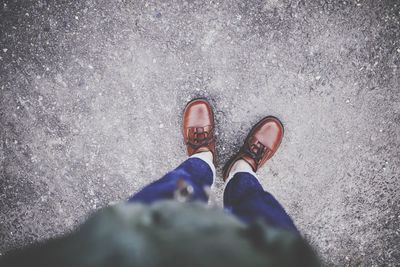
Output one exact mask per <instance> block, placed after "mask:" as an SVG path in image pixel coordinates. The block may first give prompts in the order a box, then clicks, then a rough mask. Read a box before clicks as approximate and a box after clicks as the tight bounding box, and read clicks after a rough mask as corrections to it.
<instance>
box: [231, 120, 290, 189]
mask: <svg viewBox="0 0 400 267" xmlns="http://www.w3.org/2000/svg"><path fill="white" fill-rule="evenodd" d="M282 137H283V126H282V123H281V122H280V121H279V120H278V119H277V118H275V117H265V118H264V119H262V120H261V121H260V122H259V123H257V124H256V125H255V126H254V127H253V129H252V130H251V131H250V133H249V135H248V136H247V138H246V140H245V142H244V144H243V146H242V147H241V148H240V151H239V153H237V154H236V155H235V156H234V157H233V158H232V159H231V160H230V161H229V162H228V163H227V164H226V165H225V167H224V170H223V179H224V181H226V179H227V178H228V176H229V173H230V172H231V169H232V167H233V166H234V165H235V163H236V162H237V161H238V160H244V161H246V162H247V163H248V164H249V165H250V166H251V168H252V169H253V171H254V172H257V170H258V169H259V168H260V167H261V166H263V165H264V164H265V162H267V160H269V159H270V158H271V157H272V156H273V155H274V153H275V152H276V150H278V147H279V145H280V143H281V141H282Z"/></svg>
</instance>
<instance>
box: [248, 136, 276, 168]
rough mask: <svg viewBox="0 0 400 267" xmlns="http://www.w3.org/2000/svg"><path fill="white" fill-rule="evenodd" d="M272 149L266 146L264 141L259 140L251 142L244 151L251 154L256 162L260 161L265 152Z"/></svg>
mask: <svg viewBox="0 0 400 267" xmlns="http://www.w3.org/2000/svg"><path fill="white" fill-rule="evenodd" d="M269 151H270V150H269V149H268V147H266V146H264V145H263V144H262V143H260V142H259V141H257V143H255V144H251V145H250V146H246V147H245V149H244V152H245V153H246V154H247V155H249V156H250V157H251V158H252V159H254V161H255V162H257V164H258V163H260V161H261V159H262V158H263V156H264V154H265V153H268V152H269Z"/></svg>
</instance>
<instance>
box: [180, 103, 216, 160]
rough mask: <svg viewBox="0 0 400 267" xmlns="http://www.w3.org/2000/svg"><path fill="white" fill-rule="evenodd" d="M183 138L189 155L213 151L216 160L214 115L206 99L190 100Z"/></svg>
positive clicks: (186, 109) (185, 115)
mask: <svg viewBox="0 0 400 267" xmlns="http://www.w3.org/2000/svg"><path fill="white" fill-rule="evenodd" d="M183 138H184V141H185V144H186V148H187V153H188V155H189V156H192V155H193V154H196V153H200V152H207V151H209V152H211V153H212V155H213V159H214V162H215V139H214V117H213V112H212V108H211V105H210V104H209V103H208V102H207V101H206V100H204V99H195V100H192V101H190V102H189V103H188V104H187V105H186V108H185V110H184V112H183Z"/></svg>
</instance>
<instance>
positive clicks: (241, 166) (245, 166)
mask: <svg viewBox="0 0 400 267" xmlns="http://www.w3.org/2000/svg"><path fill="white" fill-rule="evenodd" d="M238 172H247V173H250V174H251V175H253V176H254V177H256V178H257V179H258V177H257V174H256V173H255V172H254V171H253V168H252V167H251V166H250V164H249V163H247V161H245V160H243V159H239V160H238V161H236V162H235V164H233V166H232V168H231V170H230V172H229V175H228V179H226V181H225V184H228V182H229V181H230V180H231V179H232V177H233V176H234V175H235V174H236V173H238Z"/></svg>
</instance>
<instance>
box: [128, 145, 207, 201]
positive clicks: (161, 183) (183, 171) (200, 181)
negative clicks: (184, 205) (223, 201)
mask: <svg viewBox="0 0 400 267" xmlns="http://www.w3.org/2000/svg"><path fill="white" fill-rule="evenodd" d="M214 179H215V167H214V164H213V155H212V153H211V152H201V153H197V154H194V155H192V156H191V157H190V158H188V159H187V160H185V161H184V162H183V163H182V164H181V165H179V166H178V167H177V168H176V169H175V170H173V171H171V172H169V173H167V174H166V175H164V176H163V177H162V178H160V179H159V180H157V181H155V182H153V183H151V184H149V185H148V186H146V187H144V188H143V189H142V190H140V191H139V192H138V193H136V194H134V195H133V196H131V197H130V198H129V199H128V202H141V203H152V202H154V201H158V200H165V199H173V198H174V194H176V193H178V190H179V189H181V188H180V186H182V183H184V184H185V185H184V186H185V187H186V189H187V190H188V191H189V192H188V193H189V194H190V195H189V196H188V199H189V200H200V201H207V199H208V196H207V194H206V192H205V191H204V188H205V187H207V186H211V185H212V183H213V181H214ZM182 189H184V188H182Z"/></svg>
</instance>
